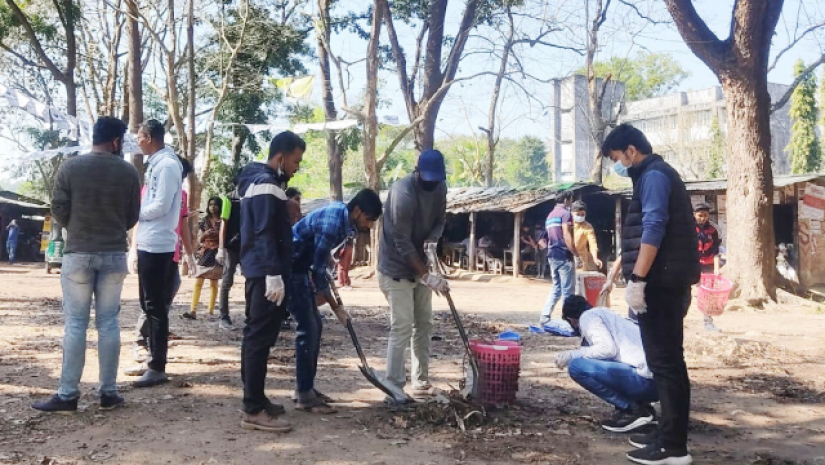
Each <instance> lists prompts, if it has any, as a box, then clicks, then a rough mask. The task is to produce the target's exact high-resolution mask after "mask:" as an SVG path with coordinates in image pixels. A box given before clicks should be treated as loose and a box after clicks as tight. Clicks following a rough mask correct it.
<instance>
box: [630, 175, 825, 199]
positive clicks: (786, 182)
mask: <svg viewBox="0 0 825 465" xmlns="http://www.w3.org/2000/svg"><path fill="white" fill-rule="evenodd" d="M817 179H819V180H823V181H825V175H823V174H816V173H811V174H782V175H779V176H776V177H774V178H773V187H774V188H777V187H787V186H792V185H794V184H798V183H802V182H809V181H814V180H817ZM685 188H687V190H688V192H712V191H725V190H727V189H728V180H727V179H711V180H709V181H686V182H685ZM617 192H618V193H619V194H622V195H632V194H633V190H632V189H624V190H621V191H617Z"/></svg>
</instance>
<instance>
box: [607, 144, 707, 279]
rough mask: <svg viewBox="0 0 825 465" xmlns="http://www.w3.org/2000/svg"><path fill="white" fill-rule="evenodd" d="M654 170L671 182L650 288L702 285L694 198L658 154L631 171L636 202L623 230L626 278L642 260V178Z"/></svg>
mask: <svg viewBox="0 0 825 465" xmlns="http://www.w3.org/2000/svg"><path fill="white" fill-rule="evenodd" d="M650 170H655V171H659V172H661V173H664V174H665V176H667V178H668V179H669V180H670V199H669V201H668V216H669V218H668V222H667V226H666V227H665V237H664V239H663V240H662V243H661V245H660V246H659V252H658V253H657V254H656V259H655V260H654V261H653V266H652V267H651V268H650V272H649V273H648V274H647V280H648V284H649V285H651V286H656V287H673V288H684V287H689V286H691V285H693V284H696V283H697V282H698V281H699V273H700V267H699V252H698V250H697V244H698V242H697V241H698V239H697V238H696V221H695V220H694V219H693V208H692V206H691V202H690V196H689V195H688V193H687V189H685V183H684V182H682V178H680V177H679V173H677V172H676V170H674V169H673V167H671V166H670V165H668V164H667V163H666V162H665V161H664V160H662V157H660V156H659V155H655V154H654V155H650V156H648V157H647V158H646V159H645V160H644V161H643V162H642V163H640V164H639V165H636V166H633V167H631V168H630V177H631V179H632V180H633V198H632V199H631V200H630V207H629V208H628V209H627V217H626V218H625V222H624V229H623V230H622V272H623V273H624V275H625V277H629V276H630V275H631V274H632V273H633V267H634V266H635V264H636V259H637V258H638V257H639V249H640V248H641V245H642V202H641V199H640V197H639V193H640V192H641V185H642V182H643V180H642V177H643V176H644V174H645V173H647V172H648V171H650Z"/></svg>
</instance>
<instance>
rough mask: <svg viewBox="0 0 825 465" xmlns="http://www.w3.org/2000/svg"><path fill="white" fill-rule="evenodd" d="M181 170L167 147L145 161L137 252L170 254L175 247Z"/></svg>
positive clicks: (178, 218) (179, 204) (179, 205)
mask: <svg viewBox="0 0 825 465" xmlns="http://www.w3.org/2000/svg"><path fill="white" fill-rule="evenodd" d="M182 174H183V167H182V166H181V164H180V162H179V161H178V157H177V155H175V153H174V152H173V151H172V149H170V148H168V147H164V148H163V149H161V150H159V151H157V152H155V153H154V154H153V155H152V156H151V157H149V167H148V169H147V171H146V193H145V194H144V195H143V198H142V201H141V206H140V222H139V223H138V235H137V248H138V250H141V251H143V252H149V253H173V252H175V248H176V246H177V244H178V234H177V232H176V230H177V228H178V223H179V222H180V208H181V194H180V193H181V187H182V184H183V179H182Z"/></svg>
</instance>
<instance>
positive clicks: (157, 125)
mask: <svg viewBox="0 0 825 465" xmlns="http://www.w3.org/2000/svg"><path fill="white" fill-rule="evenodd" d="M140 130H141V131H143V132H145V133H146V134H149V135H150V136H152V140H158V141H160V142H161V143H162V142H163V138H164V136H166V128H165V127H163V123H161V122H160V121H158V120H156V119H149V120H146V121H144V122H143V123H142V124H141V125H140Z"/></svg>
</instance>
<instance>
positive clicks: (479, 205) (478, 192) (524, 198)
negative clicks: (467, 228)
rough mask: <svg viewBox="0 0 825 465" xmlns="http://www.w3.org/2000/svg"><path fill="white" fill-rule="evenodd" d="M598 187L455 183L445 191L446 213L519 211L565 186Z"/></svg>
mask: <svg viewBox="0 0 825 465" xmlns="http://www.w3.org/2000/svg"><path fill="white" fill-rule="evenodd" d="M583 189H584V190H589V191H594V192H595V191H599V190H602V188H601V187H599V186H596V185H594V184H586V183H561V184H553V185H550V186H544V187H456V188H452V189H449V190H448V191H447V213H472V212H511V213H516V212H523V211H525V210H527V209H529V208H532V207H534V206H536V205H538V204H541V203H544V202H547V201H550V200H553V199H555V198H556V195H557V194H558V193H559V192H561V191H565V190H570V191H579V190H583Z"/></svg>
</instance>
